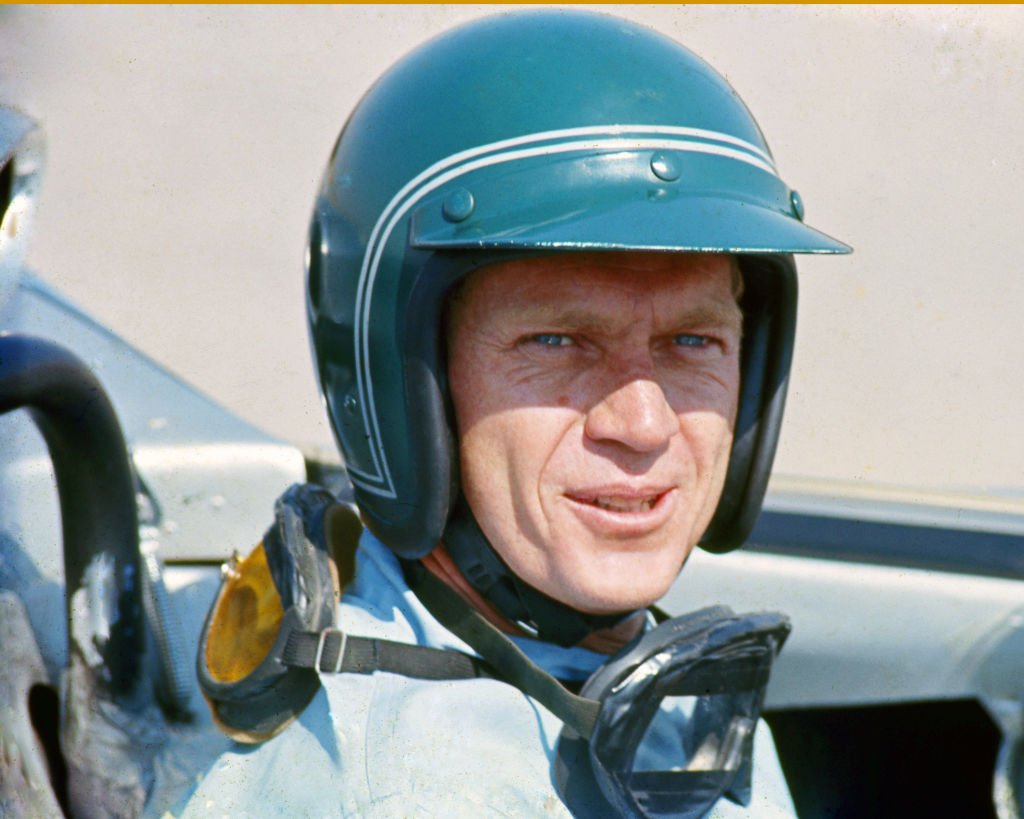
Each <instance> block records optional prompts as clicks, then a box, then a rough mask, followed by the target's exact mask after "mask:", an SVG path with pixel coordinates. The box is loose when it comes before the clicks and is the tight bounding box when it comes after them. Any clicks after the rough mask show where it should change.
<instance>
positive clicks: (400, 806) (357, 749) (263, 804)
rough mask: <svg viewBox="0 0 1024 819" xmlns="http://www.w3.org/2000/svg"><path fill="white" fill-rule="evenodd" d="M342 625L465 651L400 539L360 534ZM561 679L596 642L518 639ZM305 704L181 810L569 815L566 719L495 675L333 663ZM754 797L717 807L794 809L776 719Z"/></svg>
mask: <svg viewBox="0 0 1024 819" xmlns="http://www.w3.org/2000/svg"><path fill="white" fill-rule="evenodd" d="M356 565H357V569H356V579H355V581H354V583H353V585H352V586H351V587H350V588H349V589H348V591H347V592H346V594H345V595H344V597H343V598H342V601H341V604H340V607H339V609H340V610H339V625H340V627H341V628H342V629H344V630H345V631H347V632H349V633H352V634H362V635H365V636H374V637H382V638H385V639H389V640H399V641H404V642H410V643H418V644H420V645H427V646H434V647H437V648H454V649H458V650H462V651H468V648H467V646H466V645H465V644H464V643H462V641H461V640H459V639H458V638H457V637H456V636H455V635H453V634H452V633H450V632H449V631H447V630H446V629H445V628H444V627H443V626H441V625H440V624H439V623H438V622H437V621H436V620H435V619H434V618H433V617H432V616H431V615H430V614H429V612H427V611H426V609H425V608H424V607H423V606H422V604H421V603H420V602H419V600H418V599H417V598H416V597H415V595H413V594H412V592H411V591H410V590H409V588H408V586H407V585H406V583H405V579H404V578H403V576H402V573H401V570H400V567H399V565H398V562H397V561H396V559H395V558H394V556H393V555H392V553H391V552H390V551H389V550H388V549H387V548H385V547H384V546H383V545H381V544H380V543H379V542H378V541H376V540H375V539H374V538H373V537H372V536H370V535H369V534H364V536H363V539H362V541H361V543H360V548H359V551H358V553H357V564H356ZM517 642H518V644H519V645H520V647H521V648H523V650H524V651H526V652H527V654H528V655H529V656H530V657H531V659H533V660H534V661H535V662H536V663H538V664H539V665H541V666H542V667H543V668H545V670H547V671H548V672H549V673H552V674H555V675H556V676H559V677H562V678H563V679H573V678H575V679H585V678H586V677H587V676H589V674H590V673H591V672H592V671H593V670H594V669H595V668H596V667H597V666H598V665H600V664H601V662H602V661H603V659H604V657H603V655H600V654H595V653H594V652H591V651H587V650H586V649H580V648H561V647H559V646H553V645H550V644H546V643H540V642H537V641H534V640H526V639H523V640H517ZM321 679H322V683H323V685H322V687H321V690H320V692H319V693H318V694H317V695H316V697H315V698H314V699H313V702H312V703H311V704H310V706H309V707H308V708H307V709H306V710H305V712H304V713H303V714H302V716H301V717H300V718H299V719H298V720H297V721H296V722H295V723H293V724H292V725H291V726H290V727H288V728H287V729H286V730H285V731H284V732H283V733H282V734H280V735H279V736H277V737H275V738H274V739H272V740H270V741H269V742H266V743H264V744H263V745H259V746H255V747H247V746H241V745H236V746H234V747H233V748H232V749H231V750H230V751H228V752H226V753H224V754H223V755H222V756H221V757H220V758H219V759H218V761H217V762H216V764H215V765H214V766H213V767H212V768H211V769H210V771H209V773H208V774H207V775H206V776H205V777H204V778H203V779H202V781H201V782H199V783H198V784H197V786H196V788H195V790H194V792H193V793H192V794H191V796H190V798H189V799H188V800H187V804H185V805H184V806H183V807H182V809H181V811H180V814H181V815H184V816H194V817H209V816H232V817H250V816H251V817H257V816H258V817H265V816H312V817H334V816H346V817H348V816H351V817H392V816H417V817H418V816H445V817H451V816H472V817H478V816H495V815H498V816H501V815H505V816H516V817H518V816H562V817H565V816H569V815H570V814H569V811H568V809H567V808H566V807H565V805H564V804H563V803H562V802H561V800H560V799H559V798H558V795H557V793H556V792H555V788H554V785H553V783H552V777H551V764H552V760H553V757H554V752H555V744H556V742H557V739H558V735H559V732H560V731H561V729H562V724H561V722H560V721H559V720H558V719H557V718H556V717H555V716H553V715H552V714H551V713H550V712H548V711H547V710H546V709H545V708H544V707H543V706H541V705H539V704H538V703H536V702H535V701H533V700H532V699H530V698H529V697H527V696H526V695H525V694H523V693H521V692H520V691H518V690H517V689H515V688H513V687H512V686H509V685H506V684H504V683H501V682H497V681H495V680H488V679H474V680H452V681H446V682H431V681H424V680H414V679H410V678H407V677H402V676H399V675H395V674H384V673H378V674H374V675H372V676H367V675H358V674H339V675H331V674H325V675H323V676H322V678H321ZM753 791H754V798H753V801H752V803H751V804H750V806H749V807H747V808H742V807H740V806H738V805H735V804H733V803H731V802H728V801H726V800H720V801H719V803H718V805H716V807H715V809H714V811H713V812H712V813H711V814H710V816H712V817H716V819H732V817H740V816H755V817H781V816H786V817H789V816H794V815H795V812H794V810H793V806H792V802H791V799H790V796H789V792H788V790H787V788H786V784H785V780H784V779H783V776H782V772H781V770H780V768H779V764H778V759H777V757H776V754H775V747H774V744H773V743H772V738H771V735H770V733H769V731H768V728H767V726H765V725H763V724H762V725H760V726H759V728H758V731H757V737H756V740H755V754H754V777H753Z"/></svg>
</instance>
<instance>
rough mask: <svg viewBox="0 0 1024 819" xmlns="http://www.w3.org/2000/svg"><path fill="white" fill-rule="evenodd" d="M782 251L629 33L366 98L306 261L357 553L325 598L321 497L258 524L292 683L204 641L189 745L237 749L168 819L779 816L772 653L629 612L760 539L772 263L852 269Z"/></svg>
mask: <svg viewBox="0 0 1024 819" xmlns="http://www.w3.org/2000/svg"><path fill="white" fill-rule="evenodd" d="M802 217H803V206H802V203H801V202H800V199H799V196H798V195H797V194H796V192H795V191H791V190H790V189H789V188H788V187H787V186H786V185H785V184H784V183H783V182H782V181H781V179H780V178H779V177H778V175H777V173H776V171H775V168H774V165H773V163H772V160H771V156H770V153H769V152H768V149H767V146H766V145H765V144H764V141H763V138H762V136H761V134H760V131H759V130H758V128H757V125H756V123H754V121H753V119H752V118H751V117H750V114H749V112H748V111H747V110H746V109H745V108H744V107H743V104H742V103H741V102H740V101H739V99H738V98H737V97H736V95H735V93H734V92H733V91H732V90H731V88H729V86H728V85H727V84H726V83H725V81H724V80H723V79H722V78H721V77H719V76H718V75H717V74H715V73H714V71H713V70H712V69H710V67H708V66H707V65H706V64H704V63H703V62H701V61H700V60H699V59H698V58H697V57H695V56H694V55H692V54H691V53H689V52H688V51H686V50H685V49H683V48H681V47H680V46H678V45H677V44H675V43H673V42H671V41H669V40H666V39H664V38H662V37H660V36H658V35H656V34H654V33H652V32H650V31H647V30H646V29H643V28H640V27H638V26H635V25H633V24H630V23H626V22H623V21H620V20H616V19H613V18H609V17H604V16H598V15H592V14H581V13H577V12H567V11H558V12H541V13H530V14H517V15H506V16H499V17H495V18H491V19H486V20H483V21H479V22H476V23H473V24H471V25H468V26H465V27H463V28H461V29H457V30H455V31H453V32H451V33H449V34H447V35H444V36H442V37H440V38H438V39H436V40H434V41H432V42H431V43H428V44H427V45H426V46H424V47H422V48H420V49H419V50H418V51H416V52H414V53H413V54H411V55H409V56H408V57H406V58H405V59H404V60H402V61H400V62H399V63H398V64H397V65H396V66H394V67H393V68H392V69H391V71H389V72H388V73H387V74H386V75H385V76H384V77H382V78H381V79H380V80H379V81H378V82H377V84H376V85H375V86H374V87H373V88H372V89H371V90H370V91H369V92H368V94H367V95H366V97H365V98H364V99H363V100H362V101H361V103H360V104H359V106H358V107H357V109H356V110H355V112H353V114H352V115H351V117H350V118H349V121H348V123H347V124H346V126H345V129H344V130H343V132H342V134H341V137H340V138H339V141H338V143H337V145H336V147H335V150H334V152H333V155H332V157H331V161H330V164H329V167H328V170H327V173H326V175H325V178H324V182H323V185H322V189H321V193H320V196H319V198H318V201H317V205H316V209H315V212H314V216H313V222H312V227H311V232H310V244H309V251H308V262H307V264H308V296H309V302H308V307H309V316H310V323H311V331H312V339H313V344H314V349H315V354H316V359H317V368H318V374H319V377H320V383H321V387H322V390H323V394H324V399H325V403H326V406H327V408H328V412H329V414H330V417H331V421H332V424H333V427H334V430H335V433H336V435H337V438H338V442H339V444H340V446H341V449H342V451H343V454H344V456H345V464H346V469H347V471H348V474H349V476H350V477H351V480H352V484H353V486H354V491H355V498H356V501H357V503H358V506H359V511H360V516H361V518H362V521H363V523H364V524H365V526H366V527H367V531H366V532H364V533H363V536H362V538H361V539H360V542H359V547H358V551H357V552H356V554H355V569H354V575H353V573H352V572H350V571H348V570H347V569H346V568H345V564H346V559H345V557H344V554H343V553H344V552H345V547H344V545H343V544H342V545H341V546H340V547H339V546H338V541H344V540H346V538H345V537H343V536H339V535H337V529H338V526H337V524H336V518H337V515H336V514H335V513H336V512H337V507H332V506H330V499H329V498H325V497H324V496H323V494H322V493H320V494H318V493H317V491H316V490H313V489H297V490H292V491H291V492H290V493H289V494H288V495H286V496H285V498H284V499H282V501H281V502H280V503H279V507H278V524H277V527H276V528H275V529H272V530H271V532H268V536H267V539H266V540H265V542H264V544H263V546H262V547H261V550H263V551H265V552H266V556H267V563H269V569H259V570H258V571H260V572H263V575H266V574H268V573H269V574H270V575H273V578H274V582H275V584H276V586H277V591H278V592H280V595H281V597H282V600H283V609H285V610H286V613H285V615H284V618H283V620H282V623H283V624H284V625H282V632H281V633H283V630H284V628H285V626H286V625H287V624H288V622H290V621H289V618H292V620H294V619H296V618H299V619H302V620H303V627H304V628H305V629H306V630H307V631H306V635H307V636H308V640H307V642H308V649H309V650H308V652H307V655H308V656H306V658H305V659H299V657H298V655H299V652H298V650H297V649H295V646H293V645H292V642H291V638H290V637H289V638H288V639H287V640H286V639H284V638H282V637H280V636H278V637H276V638H275V637H274V636H273V635H272V634H271V635H270V637H269V638H266V637H265V638H264V643H263V645H264V649H263V650H265V651H266V652H269V654H268V656H269V657H271V660H272V661H273V662H272V663H271V665H274V663H276V665H274V667H273V668H270V669H269V670H268V666H267V663H268V662H270V661H268V660H262V664H261V657H262V655H261V656H259V657H257V658H256V659H255V660H253V661H252V662H251V663H249V664H248V665H246V666H245V667H244V669H243V670H242V671H236V670H232V669H231V668H228V669H227V670H224V671H219V670H217V669H214V668H213V666H214V665H215V663H214V662H213V660H211V658H213V659H216V657H217V651H216V649H215V648H211V646H212V645H213V643H211V642H210V637H209V634H215V633H216V631H217V624H218V622H220V621H219V620H218V616H217V612H218V611H219V609H217V608H215V612H214V615H213V616H212V622H213V624H214V626H213V628H212V630H210V627H208V636H207V637H206V638H204V648H203V649H202V650H201V655H200V673H201V677H202V678H203V680H204V686H205V690H206V693H207V695H208V697H209V698H210V699H211V702H212V704H213V706H214V714H215V717H216V718H217V719H218V721H219V722H220V723H221V724H222V725H224V727H225V729H226V730H227V731H228V732H229V733H231V734H232V736H236V737H237V738H239V739H242V740H244V741H250V742H251V741H257V742H260V741H264V740H266V741H265V742H263V744H259V745H257V747H256V748H255V749H249V750H244V751H243V750H239V751H237V752H233V753H229V754H226V755H225V756H224V757H223V758H222V759H221V760H220V761H219V762H218V764H217V765H216V766H215V767H214V768H213V769H212V770H211V771H210V773H209V774H208V775H207V776H206V777H205V779H204V781H203V782H202V783H201V785H200V786H199V787H198V789H197V791H196V793H195V794H194V795H193V796H192V799H191V801H190V803H189V805H188V809H187V811H186V812H191V813H193V814H196V815H198V814H203V815H209V814H212V813H217V814H220V813H226V814H231V815H239V814H241V813H244V812H249V813H254V814H257V813H268V812H269V813H274V812H280V813H287V814H289V815H351V816H369V815H373V816H391V815H489V814H505V815H517V816H518V815H568V814H569V813H570V812H571V813H573V814H575V815H610V814H612V813H615V812H619V813H622V814H625V815H687V816H690V815H693V816H696V815H705V814H706V813H707V812H708V811H711V815H714V816H736V815H756V816H771V815H788V814H790V813H792V806H791V803H790V800H789V796H788V793H787V791H786V787H785V782H784V780H783V778H782V775H781V772H780V770H779V767H778V763H777V760H776V759H775V756H774V749H773V747H772V744H771V738H770V735H769V734H768V733H767V729H765V728H764V727H763V726H759V727H757V730H756V737H755V735H754V727H755V725H757V709H758V707H759V704H760V701H761V700H760V697H761V695H762V691H763V685H764V683H765V681H766V679H767V668H768V666H769V665H770V661H771V657H772V656H774V653H775V651H776V650H777V649H778V647H779V645H780V644H781V641H782V639H783V638H784V636H785V631H786V626H785V624H784V622H783V621H782V620H781V619H779V618H775V619H773V618H772V617H770V616H763V617H749V618H743V617H736V616H734V615H732V613H731V612H728V611H727V610H711V611H709V612H703V613H701V614H699V615H696V616H695V617H692V618H686V619H683V620H679V621H669V622H668V623H666V624H663V625H660V626H659V625H657V623H656V621H657V620H658V619H659V618H660V615H658V614H657V613H656V612H655V613H652V612H651V611H648V607H649V606H651V605H652V604H653V603H654V602H655V601H656V600H657V599H658V598H659V597H660V596H661V595H662V594H663V593H664V592H665V591H666V589H667V588H668V587H669V585H670V584H671V583H672V582H673V581H674V579H675V578H676V575H677V574H678V572H679V570H680V569H681V568H682V566H683V564H684V562H685V561H686V558H687V556H688V555H689V553H690V551H691V550H692V548H693V547H694V546H695V545H697V544H698V543H700V544H701V545H702V546H704V547H705V548H708V549H711V550H713V551H724V550H727V549H730V548H734V547H735V546H738V545H740V543H741V542H742V540H743V538H744V537H745V536H746V534H747V532H748V531H749V528H750V526H751V525H752V522H753V519H754V518H755V517H756V514H757V511H758V509H759V506H760V502H761V498H762V496H763V493H764V488H765V484H766V481H767V477H768V472H769V469H770V463H771V458H772V454H773V452H774V448H775V442H776V438H777V434H778V425H779V421H780V418H781V412H782V404H783V399H784V392H785V383H786V375H787V371H788V366H789V359H790V352H791V344H792V336H793V323H794V315H795V267H794V264H793V260H792V255H791V254H793V253H804V252H809V253H836V252H846V251H847V250H848V248H846V246H845V245H842V244H841V243H839V242H836V241H835V240H832V239H830V238H829V237H827V236H825V235H824V234H821V233H819V232H817V231H815V230H813V229H811V228H808V227H806V226H805V225H803V223H802ZM297 521H299V522H301V527H302V528H301V531H302V532H304V533H305V534H304V536H302V535H296V534H295V533H296V532H298V531H300V529H299V528H297V526H299V524H298V523H296V522H297ZM330 541H334V544H333V546H334V548H335V549H336V550H338V549H340V552H341V553H342V555H341V559H340V560H339V564H340V565H341V575H342V585H344V586H345V593H344V596H343V597H342V598H341V600H340V603H339V605H338V608H337V611H336V612H335V611H333V607H332V606H328V607H326V608H325V607H324V606H323V605H322V600H323V599H324V597H325V595H323V594H321V593H320V592H316V593H312V592H310V591H309V590H310V589H314V590H315V588H319V587H317V586H316V583H315V582H313V580H311V579H310V578H312V576H313V574H315V573H314V572H313V570H312V569H311V568H306V569H303V568H302V567H303V566H307V567H311V566H313V565H314V564H316V560H317V559H318V558H313V557H311V558H309V559H308V560H307V557H306V556H307V552H303V551H302V548H301V544H302V543H312V542H316V543H320V544H324V543H327V542H330ZM297 543H298V544H299V546H296V545H295V544H297ZM275 544H276V545H275ZM282 544H284V545H282ZM314 553H315V550H313V551H311V552H308V554H314ZM282 555H283V557H282ZM289 560H290V561H292V562H291V563H288V561H289ZM282 561H284V562H282ZM304 561H305V562H304ZM286 564H287V565H286ZM255 565H256V564H255V563H253V562H250V564H249V568H251V567H252V566H255ZM261 565H265V564H261ZM316 565H320V564H316ZM281 566H286V569H287V570H285V569H281V568H280V567H281ZM294 567H297V568H294ZM249 568H246V567H236V571H235V572H234V574H239V573H241V574H244V573H245V572H246V571H249ZM293 568H294V571H293V570H292V569H293ZM252 571H254V572H257V570H256V569H253V570H252ZM257 573H258V572H257ZM229 574H231V573H229ZM298 575H302V576H303V578H304V580H303V583H305V584H306V585H302V584H299V587H297V588H299V591H296V592H295V593H294V594H292V593H291V592H287V590H285V589H283V588H282V586H285V585H287V583H286V582H285V581H283V580H282V578H285V580H287V578H293V579H292V580H291V581H289V582H292V584H293V585H294V582H295V581H294V577H296V576H298ZM319 576H320V577H321V578H322V577H325V576H326V572H325V571H324V570H323V569H321V570H320V573H319ZM325 584H326V581H323V582H321V586H324V585H325ZM256 585H258V584H256ZM256 585H254V586H253V588H255V587H256ZM268 585H269V584H267V583H264V585H263V587H264V588H266V587H267V586H268ZM299 592H301V593H299ZM254 596H255V595H254ZM247 599H249V598H247ZM309 601H314V602H309ZM316 601H321V602H316ZM726 602H727V601H726ZM217 605H218V606H220V605H221V603H218V604H217ZM314 610H315V611H314ZM324 611H326V612H327V613H326V615H325V614H324V613H323V612H324ZM310 612H312V614H310ZM292 613H294V616H293V614H292ZM278 619H280V617H279V618H278ZM243 620H244V618H243ZM296 628H297V630H299V631H301V629H299V628H298V627H296ZM364 638H369V639H368V640H367V639H364ZM303 639H306V638H305V637H304V638H303ZM296 641H298V638H296ZM271 643H273V646H271ZM413 645H415V646H419V647H426V649H421V648H412V646H413ZM282 646H283V648H282ZM293 649H295V650H293ZM360 652H362V653H360ZM366 652H369V654H367V653H366ZM257 654H259V652H257ZM357 654H359V657H360V658H356V655H357ZM312 655H315V656H312ZM453 658H454V659H453ZM204 662H205V663H206V665H205V666H204ZM286 667H291V668H299V667H304V668H303V671H304V672H305V673H307V676H306V677H305V678H300V677H299V676H297V675H296V674H291V672H289V674H291V676H288V675H283V672H282V669H283V668H286ZM204 668H205V669H206V670H204ZM253 668H257V671H258V672H259V673H258V674H256V672H252V673H250V672H251V671H252V669H253ZM211 669H212V670H211ZM313 669H318V670H320V671H321V672H338V673H321V674H320V676H319V678H317V677H316V674H315V672H314V671H313ZM264 672H265V674H264ZM348 672H358V673H348ZM247 674H248V676H246V675H247ZM254 674H255V676H257V677H259V684H258V685H254V686H248V687H247V688H246V686H245V685H240V684H239V683H246V682H247V680H249V679H250V678H252V677H253V676H254ZM261 675H263V676H261ZM588 678H589V679H588ZM211 680H212V681H211ZM556 680H557V681H558V682H556ZM296 681H298V682H296ZM581 685H582V690H581V689H580V686H581ZM243 688H244V689H245V690H246V691H248V692H250V694H251V696H250V695H249V694H247V695H246V696H247V697H249V698H248V699H247V698H246V697H243V696H235V695H236V694H237V692H238V691H241V690H243ZM299 689H302V691H303V692H304V693H301V695H300V694H296V693H295V692H296V691H298V690H299ZM577 692H579V694H580V696H577ZM712 693H714V694H716V695H717V698H716V696H711V694H712ZM670 694H675V695H686V696H688V697H689V700H688V701H684V702H683V703H682V706H680V707H675V706H674V705H672V704H671V703H670V702H669V699H668V698H667V695H670ZM286 700H287V704H285V705H282V703H285V701H286ZM307 702H308V705H307V704H306V703H307ZM296 703H297V704H296ZM641 714H642V715H643V719H640V717H639V716H637V715H641ZM662 715H665V719H666V720H667V721H666V722H660V721H659V720H660V719H661V717H662ZM296 717H297V719H296ZM270 737H273V738H272V739H270ZM751 743H753V744H751ZM673 744H674V745H675V746H676V748H675V752H676V758H675V759H673V757H672V753H671V750H672V749H671V748H670V747H669V746H672V745H673ZM652 772H653V773H652Z"/></svg>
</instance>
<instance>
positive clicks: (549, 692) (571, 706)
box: [413, 571, 601, 739]
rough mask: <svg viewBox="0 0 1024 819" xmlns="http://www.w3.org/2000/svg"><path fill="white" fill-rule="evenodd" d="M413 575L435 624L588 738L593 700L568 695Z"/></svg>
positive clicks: (449, 597)
mask: <svg viewBox="0 0 1024 819" xmlns="http://www.w3.org/2000/svg"><path fill="white" fill-rule="evenodd" d="M417 574H418V577H417V578H416V583H415V585H414V587H413V591H415V592H416V596H417V597H419V599H420V600H421V601H422V603H423V605H425V606H426V607H427V609H428V610H429V611H430V613H431V614H433V615H434V617H436V618H437V620H438V622H440V623H441V625H443V626H444V627H445V628H447V629H448V630H449V631H451V632H452V633H453V634H455V635H457V636H459V637H461V638H462V639H463V640H465V642H466V643H467V644H468V645H469V646H470V648H472V649H473V650H474V651H476V652H477V653H478V654H480V656H481V657H484V658H485V659H486V660H487V662H488V664H489V665H490V666H491V668H493V669H494V672H495V674H496V676H497V677H498V678H499V679H501V680H504V681H505V682H507V683H510V684H511V685H514V686H515V687H516V688H518V689H519V690H520V691H522V692H523V693H524V694H527V695H529V696H531V697H533V698H534V699H535V700H537V701H538V702H540V703H541V704H542V705H544V707H545V708H547V709H548V710H549V711H550V712H551V713H552V714H554V715H555V716H556V717H558V718H559V719H560V720H562V722H564V723H565V724H566V725H568V726H569V727H570V728H572V729H573V730H574V731H576V733H577V734H579V735H580V736H582V737H584V738H586V739H589V738H590V735H591V733H592V732H593V729H594V724H595V723H596V722H597V714H598V711H599V710H600V708H601V704H600V703H599V702H598V701H597V700H591V699H587V698H585V697H579V696H576V695H575V694H573V693H571V692H570V691H568V690H567V689H566V688H565V687H564V686H563V685H562V684H561V683H559V682H558V680H556V679H555V678H554V677H552V676H551V675H550V674H548V673H547V672H546V671H544V670H543V669H541V668H540V667H539V666H537V665H536V664H535V663H534V662H533V661H532V660H531V659H530V658H529V657H527V656H526V654H524V653H523V652H522V650H520V648H519V646H517V645H516V644H515V643H513V642H512V641H511V640H510V639H509V638H508V637H506V636H505V635H504V634H503V633H502V632H501V631H499V630H498V629H497V628H495V627H494V626H492V625H491V624H490V623H488V622H487V620H485V619H484V618H483V617H482V616H481V615H480V613H479V612H477V611H475V610H474V609H473V608H471V607H470V605H469V604H468V603H466V602H465V601H464V600H463V599H462V598H461V597H459V596H458V595H457V594H456V593H455V592H454V591H452V590H451V589H449V588H448V587H447V586H446V585H445V584H444V583H443V582H441V581H440V580H438V579H437V578H436V577H434V575H432V574H431V573H430V572H429V571H421V572H418V573H417Z"/></svg>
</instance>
